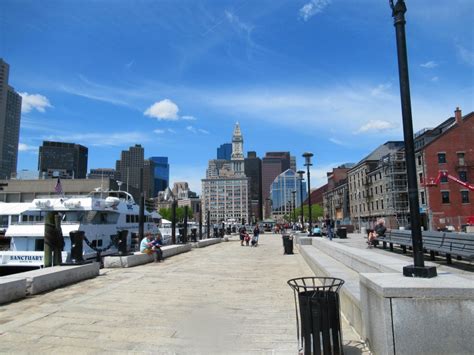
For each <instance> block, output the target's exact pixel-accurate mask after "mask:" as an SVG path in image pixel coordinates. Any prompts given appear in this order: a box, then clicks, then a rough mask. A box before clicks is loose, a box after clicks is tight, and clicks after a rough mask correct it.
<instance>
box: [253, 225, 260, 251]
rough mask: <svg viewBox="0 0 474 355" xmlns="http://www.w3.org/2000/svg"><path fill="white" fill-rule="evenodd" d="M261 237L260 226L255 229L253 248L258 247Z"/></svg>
mask: <svg viewBox="0 0 474 355" xmlns="http://www.w3.org/2000/svg"><path fill="white" fill-rule="evenodd" d="M259 235H260V229H259V228H258V224H257V225H256V226H255V228H254V229H253V238H252V246H253V247H256V246H258V237H259Z"/></svg>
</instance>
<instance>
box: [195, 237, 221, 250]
mask: <svg viewBox="0 0 474 355" xmlns="http://www.w3.org/2000/svg"><path fill="white" fill-rule="evenodd" d="M226 238H227V237H226ZM223 239H225V238H223ZM223 239H221V238H209V239H203V240H199V241H197V242H196V243H193V244H192V246H193V248H204V247H207V246H209V245H213V244H218V243H220V242H223V241H224V240H223ZM228 240H229V239H227V240H226V241H228Z"/></svg>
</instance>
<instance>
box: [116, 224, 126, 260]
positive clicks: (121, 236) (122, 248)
mask: <svg viewBox="0 0 474 355" xmlns="http://www.w3.org/2000/svg"><path fill="white" fill-rule="evenodd" d="M127 236H128V230H121V231H118V233H117V237H118V245H117V249H118V253H119V255H128V248H127Z"/></svg>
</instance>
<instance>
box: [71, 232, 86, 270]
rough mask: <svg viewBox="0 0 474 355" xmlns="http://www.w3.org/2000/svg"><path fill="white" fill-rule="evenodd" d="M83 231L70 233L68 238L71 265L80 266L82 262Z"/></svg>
mask: <svg viewBox="0 0 474 355" xmlns="http://www.w3.org/2000/svg"><path fill="white" fill-rule="evenodd" d="M84 235H85V233H84V231H71V232H69V238H70V239H71V260H72V263H73V264H81V263H83V262H84V258H83V256H82V254H83V253H82V250H83V241H84Z"/></svg>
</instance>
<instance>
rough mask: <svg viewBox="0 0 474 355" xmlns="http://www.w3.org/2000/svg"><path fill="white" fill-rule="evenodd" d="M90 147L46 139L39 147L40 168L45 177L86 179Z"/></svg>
mask: <svg viewBox="0 0 474 355" xmlns="http://www.w3.org/2000/svg"><path fill="white" fill-rule="evenodd" d="M87 158H88V149H87V148H86V147H84V146H82V145H80V144H74V143H63V142H50V141H44V142H43V145H42V146H40V147H39V155H38V170H39V172H40V175H41V176H43V177H55V176H57V175H58V176H60V177H61V178H64V179H85V178H86V175H87Z"/></svg>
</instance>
